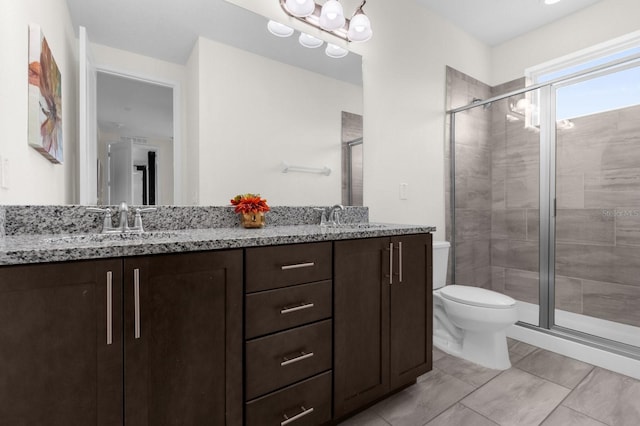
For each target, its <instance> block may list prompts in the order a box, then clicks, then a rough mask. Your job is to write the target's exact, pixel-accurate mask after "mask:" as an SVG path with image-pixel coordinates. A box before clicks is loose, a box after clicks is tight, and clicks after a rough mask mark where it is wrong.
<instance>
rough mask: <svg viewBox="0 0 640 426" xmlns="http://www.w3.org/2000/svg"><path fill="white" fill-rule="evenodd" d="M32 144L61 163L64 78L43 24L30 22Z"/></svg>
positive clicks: (43, 153) (30, 141) (50, 159)
mask: <svg viewBox="0 0 640 426" xmlns="http://www.w3.org/2000/svg"><path fill="white" fill-rule="evenodd" d="M28 123H29V124H28V126H29V132H28V133H29V136H28V140H29V145H30V146H32V147H33V148H35V149H36V150H37V151H38V152H40V153H41V154H42V155H43V156H45V157H46V158H47V159H48V160H49V161H51V162H52V163H56V164H62V160H63V152H62V78H61V75H60V70H59V69H58V65H57V64H56V61H55V60H54V59H53V55H52V53H51V49H49V44H48V43H47V39H46V38H45V37H44V36H43V34H42V31H41V29H40V26H38V25H33V24H32V25H29V121H28Z"/></svg>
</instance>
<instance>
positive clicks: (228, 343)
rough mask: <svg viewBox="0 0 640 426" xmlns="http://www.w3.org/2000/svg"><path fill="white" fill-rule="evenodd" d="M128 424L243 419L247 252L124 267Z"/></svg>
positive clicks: (155, 259)
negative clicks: (244, 264)
mask: <svg viewBox="0 0 640 426" xmlns="http://www.w3.org/2000/svg"><path fill="white" fill-rule="evenodd" d="M124 271H125V272H124V274H125V277H124V304H125V319H124V336H125V338H124V345H125V348H124V353H125V359H124V368H125V402H124V407H125V424H126V425H128V426H164V425H181V426H188V425H197V426H206V425H211V426H220V425H225V424H226V425H240V424H242V251H241V250H234V251H220V252H199V253H187V254H175V255H161V256H146V257H140V258H131V259H126V260H125V268H124Z"/></svg>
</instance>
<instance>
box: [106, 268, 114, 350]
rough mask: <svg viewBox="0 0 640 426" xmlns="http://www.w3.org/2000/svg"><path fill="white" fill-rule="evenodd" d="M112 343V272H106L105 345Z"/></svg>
mask: <svg viewBox="0 0 640 426" xmlns="http://www.w3.org/2000/svg"><path fill="white" fill-rule="evenodd" d="M112 343H113V272H111V271H107V345H110V344H112Z"/></svg>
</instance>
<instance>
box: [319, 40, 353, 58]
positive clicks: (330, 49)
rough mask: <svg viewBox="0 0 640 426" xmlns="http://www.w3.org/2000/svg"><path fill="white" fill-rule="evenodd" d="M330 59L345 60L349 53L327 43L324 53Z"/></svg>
mask: <svg viewBox="0 0 640 426" xmlns="http://www.w3.org/2000/svg"><path fill="white" fill-rule="evenodd" d="M324 52H325V53H326V54H327V56H328V57H330V58H336V59H337V58H344V57H345V56H347V54H348V53H349V51H348V50H347V49H345V48H343V47H340V46H337V45H335V44H333V43H327V48H326V49H325V51H324Z"/></svg>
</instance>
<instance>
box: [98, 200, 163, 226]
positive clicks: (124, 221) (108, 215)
mask: <svg viewBox="0 0 640 426" xmlns="http://www.w3.org/2000/svg"><path fill="white" fill-rule="evenodd" d="M156 210H157V209H156V208H155V207H147V208H143V209H140V208H137V209H136V210H135V212H136V215H135V218H134V221H133V227H129V218H128V214H129V206H127V203H125V202H124V201H123V202H122V203H120V208H119V213H120V220H119V222H118V226H117V227H114V226H113V220H112V211H111V209H110V208H106V209H102V208H99V207H87V211H88V212H92V213H104V220H103V222H102V230H101V231H100V232H101V233H103V234H115V233H127V232H144V228H143V227H142V213H147V212H154V211H156Z"/></svg>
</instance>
